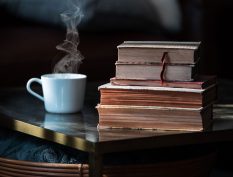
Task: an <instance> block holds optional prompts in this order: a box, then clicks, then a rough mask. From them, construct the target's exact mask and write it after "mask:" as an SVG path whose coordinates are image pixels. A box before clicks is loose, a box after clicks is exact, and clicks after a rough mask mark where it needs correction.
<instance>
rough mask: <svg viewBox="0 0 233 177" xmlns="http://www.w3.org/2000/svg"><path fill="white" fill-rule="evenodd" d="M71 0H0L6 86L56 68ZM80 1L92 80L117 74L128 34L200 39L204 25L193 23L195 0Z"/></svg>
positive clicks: (0, 67) (86, 69)
mask: <svg viewBox="0 0 233 177" xmlns="http://www.w3.org/2000/svg"><path fill="white" fill-rule="evenodd" d="M67 2H68V1H56V0H51V1H46V0H36V1H32V0H12V1H5V0H0V22H1V23H0V25H1V28H0V40H1V43H0V50H1V54H0V77H1V80H2V81H4V82H1V85H2V86H7V85H25V83H26V81H27V80H28V79H29V78H31V77H39V76H40V75H41V74H43V73H50V72H52V68H53V65H54V62H55V60H54V59H55V58H56V55H57V53H58V52H57V50H56V48H55V47H56V45H58V44H59V43H61V42H62V41H63V40H64V39H65V34H66V29H65V27H64V25H63V24H62V22H61V20H60V13H62V12H63V11H64V10H67V9H68V8H69V7H68V6H67ZM76 2H78V4H79V5H80V8H82V11H83V14H84V18H83V19H82V21H81V23H80V24H79V25H78V30H79V34H80V45H79V50H80V51H81V53H82V54H83V55H84V57H85V59H84V61H83V64H82V65H81V67H80V71H79V72H81V73H84V74H87V76H88V80H109V78H110V77H113V76H114V74H115V61H116V60H117V45H119V44H120V43H122V42H123V41H125V40H200V31H199V29H195V32H194V31H193V29H194V28H191V26H197V25H196V24H195V23H199V21H198V18H196V16H197V15H198V14H200V12H199V11H198V10H195V9H198V5H199V4H198V2H196V0H194V1H190V3H187V2H186V1H182V0H180V1H179V0H164V1H156V0H150V1H140V0H139V1H135V0H119V1H115V0H86V1H81V0H77V1H76ZM187 14H189V16H190V18H188V16H187ZM192 15H194V17H195V19H196V20H193V18H192V17H193V16H192ZM6 76H7V77H6Z"/></svg>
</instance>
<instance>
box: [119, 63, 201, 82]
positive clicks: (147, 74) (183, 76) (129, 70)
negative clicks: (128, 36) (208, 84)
mask: <svg viewBox="0 0 233 177" xmlns="http://www.w3.org/2000/svg"><path fill="white" fill-rule="evenodd" d="M197 67H198V65H181V64H180V65H176V64H166V67H165V68H164V69H163V65H162V64H160V63H157V64H151V63H147V64H136V63H122V62H116V78H117V79H137V80H161V73H162V72H163V70H164V72H163V74H162V75H163V76H162V77H163V80H165V81H193V79H195V78H196V76H197V69H198V68H197Z"/></svg>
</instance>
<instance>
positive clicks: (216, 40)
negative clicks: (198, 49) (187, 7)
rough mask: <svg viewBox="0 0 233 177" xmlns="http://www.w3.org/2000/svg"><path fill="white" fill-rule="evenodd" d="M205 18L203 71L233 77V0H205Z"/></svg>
mask: <svg viewBox="0 0 233 177" xmlns="http://www.w3.org/2000/svg"><path fill="white" fill-rule="evenodd" d="M203 2H204V3H203V5H204V16H203V17H204V18H203V27H204V28H203V43H204V58H205V60H204V62H203V67H202V72H203V73H210V74H217V75H218V76H220V77H227V78H233V68H232V64H231V63H232V60H233V56H232V50H233V49H232V41H233V26H232V24H231V23H233V21H232V16H233V1H229V0H215V1H211V0H205V1H203Z"/></svg>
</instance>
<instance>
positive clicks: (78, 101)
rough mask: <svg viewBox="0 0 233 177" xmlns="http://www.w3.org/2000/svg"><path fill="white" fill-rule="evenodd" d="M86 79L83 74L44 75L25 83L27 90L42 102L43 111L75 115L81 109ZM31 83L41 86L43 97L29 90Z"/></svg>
mask: <svg viewBox="0 0 233 177" xmlns="http://www.w3.org/2000/svg"><path fill="white" fill-rule="evenodd" d="M86 78H87V77H86V75H83V74H71V73H58V74H45V75H42V76H41V79H39V78H31V79H30V80H29V81H28V82H27V90H28V92H29V93H31V94H32V95H33V96H35V97H37V98H39V99H40V100H42V101H44V105H45V110H46V111H48V112H51V113H75V112H78V111H81V109H82V107H83V102H84V95H85V87H86ZM33 82H37V83H39V84H41V85H42V91H43V96H41V95H39V94H38V93H36V92H34V91H33V90H32V89H31V84H32V83H33Z"/></svg>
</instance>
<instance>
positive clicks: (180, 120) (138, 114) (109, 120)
mask: <svg viewBox="0 0 233 177" xmlns="http://www.w3.org/2000/svg"><path fill="white" fill-rule="evenodd" d="M97 110H98V113H99V128H100V129H104V128H130V129H160V130H185V131H201V130H205V129H208V127H210V126H211V124H212V105H208V106H206V107H204V108H203V107H202V108H170V107H156V106H131V105H101V104H99V105H97Z"/></svg>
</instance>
